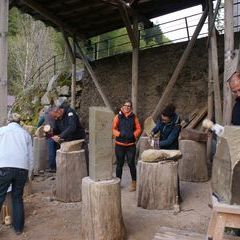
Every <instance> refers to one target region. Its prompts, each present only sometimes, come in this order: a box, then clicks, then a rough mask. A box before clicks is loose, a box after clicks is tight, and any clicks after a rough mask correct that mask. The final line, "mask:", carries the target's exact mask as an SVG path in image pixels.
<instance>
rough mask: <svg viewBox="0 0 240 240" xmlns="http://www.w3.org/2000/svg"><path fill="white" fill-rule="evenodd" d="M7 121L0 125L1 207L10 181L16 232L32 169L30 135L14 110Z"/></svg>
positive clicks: (22, 216)
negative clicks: (23, 197)
mask: <svg viewBox="0 0 240 240" xmlns="http://www.w3.org/2000/svg"><path fill="white" fill-rule="evenodd" d="M8 120H9V124H8V125H7V126H4V127H1V128H0V210H1V208H2V205H3V202H4V201H5V198H6V194H7V191H8V188H9V186H10V184H11V185H12V191H11V196H12V207H13V219H12V225H13V228H14V230H15V232H16V234H21V233H22V231H23V228H24V205H23V199H22V196H23V189H24V186H25V183H26V181H27V178H28V175H30V173H31V172H32V169H33V154H32V139H31V136H30V134H29V133H28V132H27V131H26V130H24V129H23V128H22V127H21V126H20V120H21V117H20V115H19V114H17V113H13V114H11V115H10V116H9V119H8Z"/></svg>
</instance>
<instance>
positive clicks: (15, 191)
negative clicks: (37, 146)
mask: <svg viewBox="0 0 240 240" xmlns="http://www.w3.org/2000/svg"><path fill="white" fill-rule="evenodd" d="M27 178H28V170H26V169H21V168H0V210H1V209H2V205H3V203H4V201H5V198H6V195H7V190H8V187H9V186H10V184H12V192H11V196H12V209H13V215H12V225H13V228H14V230H15V231H16V232H22V231H23V227H24V205H23V198H22V196H23V189H24V186H25V183H26V181H27Z"/></svg>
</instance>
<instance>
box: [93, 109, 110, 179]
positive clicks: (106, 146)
mask: <svg viewBox="0 0 240 240" xmlns="http://www.w3.org/2000/svg"><path fill="white" fill-rule="evenodd" d="M113 117H114V114H113V112H112V111H111V110H109V109H108V108H105V107H90V110H89V176H90V178H91V179H92V180H94V181H100V180H108V179H111V178H112V155H113V148H112V120H113Z"/></svg>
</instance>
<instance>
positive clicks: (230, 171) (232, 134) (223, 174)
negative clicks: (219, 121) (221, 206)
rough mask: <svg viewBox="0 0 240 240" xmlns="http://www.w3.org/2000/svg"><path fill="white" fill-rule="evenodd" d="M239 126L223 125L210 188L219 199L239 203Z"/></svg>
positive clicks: (229, 202)
mask: <svg viewBox="0 0 240 240" xmlns="http://www.w3.org/2000/svg"><path fill="white" fill-rule="evenodd" d="M239 179H240V127H237V126H225V127H224V133H223V135H222V136H221V137H220V138H219V141H218V145H217V151H216V154H215V156H214V160H213V171H212V189H213V192H214V193H215V195H217V197H218V198H219V200H220V201H223V202H226V203H228V204H240V188H239Z"/></svg>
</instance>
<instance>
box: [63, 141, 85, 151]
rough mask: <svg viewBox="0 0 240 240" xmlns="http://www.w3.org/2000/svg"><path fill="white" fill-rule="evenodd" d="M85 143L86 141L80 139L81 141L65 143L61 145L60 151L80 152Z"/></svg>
mask: <svg viewBox="0 0 240 240" xmlns="http://www.w3.org/2000/svg"><path fill="white" fill-rule="evenodd" d="M83 143H84V139H79V140H75V141H70V142H63V143H62V144H61V148H60V151H61V152H72V151H80V150H81V148H82V145H83Z"/></svg>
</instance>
